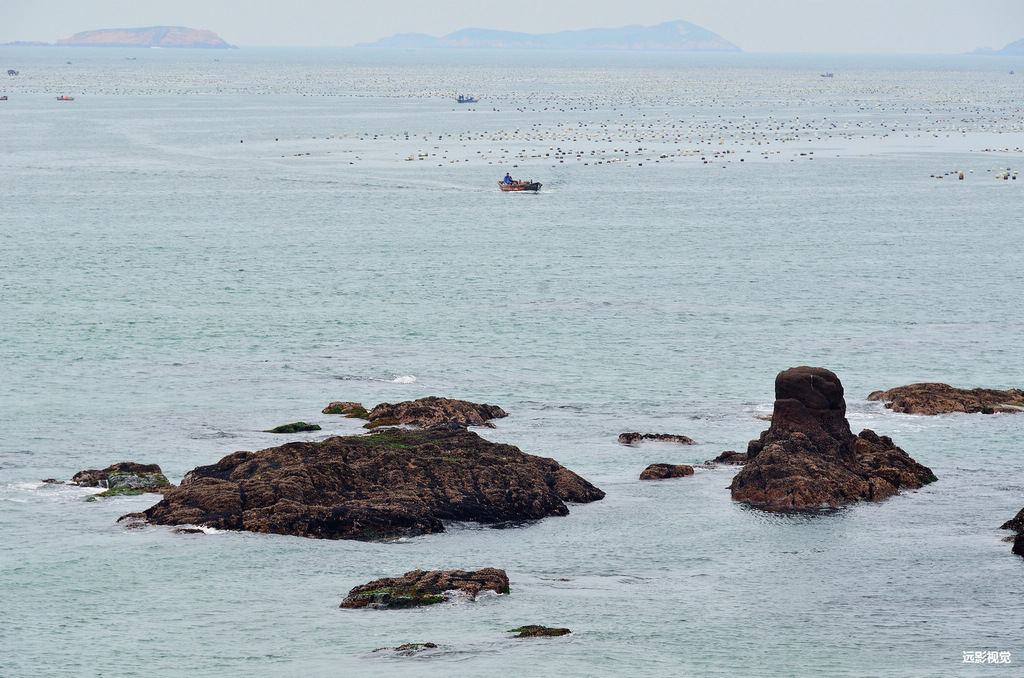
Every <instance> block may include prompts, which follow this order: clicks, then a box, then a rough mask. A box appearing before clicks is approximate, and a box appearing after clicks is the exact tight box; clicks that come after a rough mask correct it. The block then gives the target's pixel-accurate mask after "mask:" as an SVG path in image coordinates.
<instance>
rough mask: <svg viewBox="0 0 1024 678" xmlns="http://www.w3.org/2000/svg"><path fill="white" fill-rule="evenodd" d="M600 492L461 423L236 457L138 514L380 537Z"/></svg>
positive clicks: (177, 521) (547, 506)
mask: <svg viewBox="0 0 1024 678" xmlns="http://www.w3.org/2000/svg"><path fill="white" fill-rule="evenodd" d="M602 497H604V492H602V491H601V490H599V489H597V488H596V487H594V486H593V485H591V484H590V483H589V482H587V481H586V480H584V479H583V478H581V477H579V476H578V475H576V474H575V473H573V472H572V471H570V470H568V469H566V468H563V467H562V466H560V465H559V464H558V462H556V461H555V460H553V459H546V458H542V457H535V456H533V455H529V454H525V453H523V452H521V451H520V450H519V448H517V447H514V446H512V445H503V444H499V443H492V442H489V441H487V440H484V439H483V438H481V437H480V436H478V435H477V434H476V433H473V432H471V431H467V430H466V429H465V428H463V427H461V426H458V425H454V424H452V425H447V426H444V425H442V426H436V427H432V428H428V429H422V430H409V429H397V428H391V429H383V430H380V431H379V432H376V433H374V434H372V435H363V436H349V437H344V438H342V437H334V438H328V439H327V440H323V441H320V442H292V443H288V444H286V445H282V446H280V447H273V448H269V449H266V450H261V451H259V452H235V453H234V454H230V455H228V456H226V457H224V458H223V459H221V460H220V461H219V462H217V463H216V464H213V465H210V466H201V467H199V468H196V469H193V470H192V471H190V472H189V473H188V474H187V475H186V476H185V478H184V479H183V480H182V481H181V485H180V486H179V487H177V488H175V489H172V490H170V491H168V492H167V494H166V495H165V496H164V499H163V500H162V501H160V502H159V503H157V504H156V505H155V506H153V507H151V508H150V509H149V510H147V511H146V512H145V515H146V519H147V520H148V521H149V522H151V523H156V524H162V525H187V524H194V525H202V526H207V527H215V528H219V529H227V530H248V531H252V532H267V533H272V534H290V535H296V536H302V537H314V538H326V539H363V540H373V539H389V538H394V537H400V536H413V535H419V534H427V533H433V532H441V531H443V530H444V525H443V521H473V522H478V523H491V524H493V523H502V522H515V521H527V520H537V519H540V518H544V517H546V516H564V515H566V514H568V513H569V509H568V508H567V507H566V505H565V502H590V501H595V500H598V499H601V498H602Z"/></svg>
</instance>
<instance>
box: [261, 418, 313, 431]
mask: <svg viewBox="0 0 1024 678" xmlns="http://www.w3.org/2000/svg"><path fill="white" fill-rule="evenodd" d="M319 430H320V426H319V424H307V423H306V422H304V421H296V422H292V423H291V424H281V425H280V426H275V427H274V428H272V429H270V430H269V431H264V433H302V432H303V431H319Z"/></svg>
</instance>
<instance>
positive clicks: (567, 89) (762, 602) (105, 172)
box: [0, 48, 1024, 676]
mask: <svg viewBox="0 0 1024 678" xmlns="http://www.w3.org/2000/svg"><path fill="white" fill-rule="evenodd" d="M0 61H2V62H0V66H3V67H4V70H6V68H15V69H16V70H18V71H19V72H20V75H18V76H16V77H8V78H7V79H5V80H3V81H2V82H0V86H2V88H3V91H2V93H5V94H8V95H9V99H8V100H7V101H4V102H0V185H2V190H3V197H2V199H0V205H2V208H0V245H2V246H0V312H2V318H3V322H2V323H0V374H2V376H0V412H2V416H0V537H2V542H3V546H2V548H0V609H2V611H3V612H2V620H0V647H2V652H0V674H3V675H10V676H71V675H74V676H87V675H122V676H152V675H161V676H222V675H265V676H342V675H344V676H350V675H367V676H369V675H407V676H418V675H446V676H447V675H451V676H506V675H531V676H577V675H578V676H591V675H592V676H609V675H641V674H642V675H651V676H677V675H722V676H744V675H778V676H818V675H831V676H864V675H875V676H933V675H965V676H967V675H993V674H999V675H1011V674H1013V673H1015V672H1017V671H1018V670H1019V669H1017V668H1015V665H1016V664H1020V663H1022V662H1024V645H1022V643H1021V638H1022V637H1024V633H1022V632H1024V598H1022V593H1021V591H1020V577H1021V574H1022V572H1024V560H1022V559H1021V558H1020V557H1019V556H1014V555H1012V554H1011V553H1010V545H1009V544H1007V543H1003V542H1001V541H1000V540H1001V538H1002V537H1004V536H1005V535H1006V534H1007V533H1006V532H1002V531H1000V530H999V529H998V526H999V525H1000V524H1001V523H1003V522H1004V521H1006V520H1008V519H1009V518H1011V517H1012V516H1013V515H1014V514H1015V513H1016V512H1017V511H1018V510H1019V509H1020V508H1021V507H1022V506H1024V455H1022V453H1021V444H1020V440H1021V435H1022V432H1024V415H1008V414H999V415H994V416H982V415H973V416H967V415H944V416H938V417H917V416H907V415H900V414H893V413H892V412H890V411H888V410H886V409H885V408H884V407H883V406H882V405H881V404H879V403H874V402H868V401H866V400H865V397H866V396H867V394H868V393H870V392H871V391H873V390H877V389H884V388H891V387H894V386H898V385H903V384H907V383H913V382H922V381H941V382H946V383H950V384H952V385H955V386H960V387H974V386H984V387H990V388H1011V387H1020V386H1021V382H1022V369H1021V368H1022V365H1024V360H1022V357H1021V352H1020V342H1021V336H1022V334H1024V332H1022V331H1024V320H1022V318H1024V301H1022V298H1024V297H1022V294H1021V292H1022V289H1024V255H1022V252H1024V229H1022V228H1021V218H1020V208H1021V205H1022V204H1024V197H1022V196H1024V181H1021V180H1018V179H1015V178H1011V177H1013V176H1014V174H1015V173H1016V171H1017V168H1018V167H1019V166H1020V165H1021V164H1022V160H1024V154H1022V152H1021V149H1022V147H1024V125H1022V123H1021V113H1022V111H1021V101H1022V100H1024V99H1022V97H1021V88H1022V85H1024V80H1021V76H1013V75H1009V71H1010V70H1011V69H1013V68H1016V69H1017V70H1018V71H1024V64H1018V63H1015V62H1014V61H1013V60H1012V59H1008V58H997V57H984V58H982V57H899V58H895V57H894V58H889V57H886V58H882V57H836V56H821V55H811V56H799V57H796V56H765V55H728V56H708V55H686V54H681V55H622V54H605V53H591V54H576V53H557V52H555V53H552V52H545V53H518V52H514V53H493V52H455V53H447V52H421V51H418V52H404V51H395V52H391V51H376V50H373V51H371V50H355V49H353V50H271V49H243V50H238V51H224V52H220V51H217V52H213V51H211V52H205V51H204V52H185V51H172V50H145V51H139V50H104V49H85V48H81V49H75V50H59V49H57V48H46V49H43V48H39V49H29V48H18V49H14V48H5V49H0ZM66 61H71V62H72V63H71V64H67V63H66ZM825 71H829V72H833V73H834V75H833V77H827V78H825V77H821V73H823V72H825ZM459 93H464V94H469V95H475V96H477V97H479V98H480V101H479V102H478V103H476V104H468V105H459V104H456V103H455V96H456V95H457V94H459ZM64 94H67V95H70V96H74V97H75V100H74V101H68V102H65V101H57V100H56V97H57V96H58V95H64ZM506 172H510V173H511V174H512V175H513V176H514V177H515V178H530V179H533V180H535V181H540V182H542V183H543V188H542V190H541V191H540V193H539V194H536V195H523V194H505V193H502V192H500V191H499V190H498V188H497V186H496V182H497V181H498V180H499V179H501V177H502V176H504V174H505V173H506ZM960 172H963V174H964V178H963V179H962V180H961V179H959V178H958V177H959V173H960ZM1000 176H1006V177H1007V178H1006V179H1001V178H997V177H1000ZM940 177H941V178H940ZM796 365H814V366H821V367H826V368H828V369H831V370H833V371H834V372H836V373H837V374H838V375H839V377H840V379H841V380H842V382H843V384H844V386H845V389H846V399H847V404H848V412H849V419H850V423H851V427H852V428H853V430H854V432H857V431H860V430H861V429H863V428H871V429H873V430H875V431H877V432H878V433H879V434H883V435H888V436H891V437H892V438H893V439H894V441H895V442H896V444H898V445H900V446H901V447H902V448H903V449H905V450H906V451H907V452H908V453H909V454H910V455H911V456H912V457H913V458H915V459H916V460H917V461H919V462H921V463H923V464H925V465H927V466H929V467H930V468H931V469H932V470H933V471H934V472H935V474H936V475H937V476H938V478H939V480H938V482H936V483H934V484H931V485H928V486H926V487H924V488H922V489H920V490H917V491H911V492H905V493H903V494H901V495H900V496H897V497H894V498H892V499H889V500H888V501H886V502H884V503H881V504H861V505H856V506H851V507H847V508H844V509H841V510H838V511H834V512H826V513H821V514H801V515H793V514H785V513H766V512H763V511H759V510H755V509H751V508H748V507H746V506H744V505H741V504H737V503H734V502H732V501H731V499H730V498H729V492H728V490H727V489H726V487H727V486H728V485H729V483H730V481H731V478H732V475H733V474H734V473H735V472H736V469H735V468H734V467H722V466H719V467H717V468H702V467H698V469H697V471H696V473H695V475H693V476H691V477H687V478H682V479H676V480H668V481H661V482H646V481H645V482H640V481H639V480H638V476H639V473H640V471H641V470H643V468H644V467H645V466H646V465H647V464H650V463H653V462H669V463H687V464H701V463H702V462H703V461H704V460H706V459H712V458H714V457H715V456H717V455H718V454H719V453H720V452H722V451H723V450H739V451H743V450H745V446H746V443H747V441H748V440H750V439H752V438H756V437H757V435H758V434H759V433H760V431H762V430H763V429H764V428H766V426H767V423H766V422H765V421H764V420H763V419H761V418H759V417H765V416H766V415H769V414H770V413H771V408H772V400H773V397H774V395H773V380H774V377H775V375H776V374H777V373H778V372H779V371H781V370H783V369H786V368H788V367H792V366H796ZM426 395H439V396H446V397H453V398H464V399H468V400H472V401H476V402H487V403H491V404H495V405H500V406H501V407H503V408H504V409H505V410H507V411H508V412H509V415H510V416H509V417H508V418H506V419H501V420H498V421H497V428H495V429H493V430H481V431H480V434H481V435H482V436H484V437H485V438H487V439H489V440H493V441H497V442H503V443H511V444H515V445H517V446H519V447H520V448H521V449H522V450H523V451H525V452H528V453H530V454H535V455H540V456H546V457H552V458H554V459H556V460H558V461H559V462H560V463H562V464H563V465H565V466H567V467H568V468H570V469H572V470H573V471H575V472H577V473H579V474H580V475H582V476H583V477H585V478H587V479H588V480H590V481H591V482H593V483H594V484H596V485H597V486H598V487H600V488H601V489H603V490H604V491H605V492H606V493H607V496H606V497H605V499H603V500H602V501H599V502H595V503H592V504H588V505H573V506H571V507H570V509H571V513H570V515H569V516H567V517H564V518H549V519H545V520H542V521H539V522H536V523H532V524H526V525H520V526H516V527H511V528H506V529H494V528H490V527H482V526H478V525H451V526H449V528H448V530H447V531H446V532H445V533H443V534H437V535H427V536H422V537H416V538H412V539H402V540H399V541H397V542H391V543H362V542H352V541H320V540H311V539H302V538H297V537H288V536H279V535H263V534H246V533H225V532H208V533H206V534H197V535H178V534H173V532H172V530H171V529H169V528H164V527H148V528H145V529H141V530H126V529H125V528H124V526H123V524H117V523H116V520H117V518H118V517H119V516H121V515H123V514H125V513H129V512H134V511H141V510H144V509H146V508H147V507H148V506H150V505H152V504H153V503H154V502H155V501H156V500H157V497H155V496H151V495H145V496H141V497H122V498H113V499H109V500H105V501H96V502H86V501H85V500H86V499H87V498H88V497H89V496H90V495H91V494H92V493H93V492H94V490H89V489H85V488H76V487H72V486H69V485H57V484H44V483H43V482H42V479H45V478H57V479H68V478H70V477H71V476H72V475H73V474H74V473H76V472H77V471H79V470H82V469H86V468H103V467H105V466H107V465H109V464H111V463H114V462H118V461H128V460H130V461H137V462H141V463H158V464H160V465H161V467H162V468H163V470H164V471H165V472H166V473H167V475H168V476H169V477H170V479H171V480H172V482H178V481H180V480H181V478H182V476H184V474H185V473H187V472H188V471H189V470H190V469H192V468H194V467H195V466H198V465H204V464H210V463H213V462H215V461H216V460H218V459H220V458H221V457H222V456H224V455H226V454H229V453H231V452H233V451H235V450H258V449H263V448H266V447H270V446H274V445H278V444H281V443H282V442H285V441H286V440H319V439H322V438H325V437H327V436H332V435H349V434H357V433H360V432H361V431H362V429H361V428H360V426H359V424H360V422H359V421H358V420H351V419H344V418H341V417H337V416H330V415H323V414H321V413H320V410H321V409H322V408H323V407H324V406H326V404H327V403H328V402H330V401H332V400H355V401H360V402H362V403H363V404H364V405H366V406H368V407H370V406H373V405H375V404H377V403H379V402H385V401H387V402H398V401H401V400H408V399H413V398H418V397H422V396H426ZM296 420H304V421H307V422H314V423H317V424H320V425H321V426H322V427H323V430H322V431H319V432H315V433H303V434H296V435H293V436H288V437H281V436H274V435H272V434H267V433H262V432H261V431H263V430H265V429H269V428H272V427H273V426H276V425H278V424H282V423H286V422H291V421H296ZM624 431H639V432H642V433H648V432H651V433H676V434H683V435H687V436H690V437H692V438H694V439H695V440H696V441H697V444H696V445H694V446H686V447H684V446H677V445H669V444H659V443H645V444H642V445H639V446H637V447H628V446H623V445H619V444H618V443H617V442H616V437H617V436H618V434H619V433H622V432H624ZM481 567H499V568H503V569H505V570H506V571H507V572H508V574H509V577H510V579H511V595H508V596H504V595H503V596H484V597H481V598H480V599H479V600H477V601H475V602H467V601H464V600H453V601H452V602H449V603H445V604H442V605H439V606H435V607H431V608H424V609H419V610H411V611H389V612H380V611H365V610H361V611H348V610H340V609H338V605H339V604H340V602H341V600H342V599H343V598H344V596H345V594H346V593H347V591H348V590H349V589H350V588H352V587H354V586H356V585H359V584H363V583H366V582H368V581H370V580H373V579H376V578H379V577H384V576H396V575H400V574H401V573H403V572H406V571H408V570H412V569H467V570H468V569H478V568H481ZM534 623H536V624H544V625H549V626H565V627H569V628H570V629H571V630H572V632H573V633H572V635H570V636H567V637H564V638H553V639H537V640H518V639H515V638H512V637H511V635H510V634H509V633H507V631H508V629H511V628H515V627H518V626H521V625H523V624H534ZM409 642H416V643H425V642H433V643H436V644H437V645H438V648H436V649H431V650H426V651H423V652H421V653H419V654H416V655H415V656H411V657H408V656H401V655H400V654H398V653H395V652H393V651H389V650H384V651H379V652H374V650H376V649H378V648H393V647H396V646H398V645H401V644H403V643H409ZM977 651H985V652H1004V653H1005V652H1009V653H1011V655H1010V657H1011V662H1012V663H1011V664H1006V663H1005V662H1004V663H1002V664H989V663H986V664H984V665H979V664H976V663H974V662H965V661H964V660H965V657H968V656H969V657H971V658H974V653H975V652H977ZM965 653H970V655H965ZM986 656H987V655H986Z"/></svg>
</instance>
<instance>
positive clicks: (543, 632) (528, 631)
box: [508, 624, 572, 638]
mask: <svg viewBox="0 0 1024 678" xmlns="http://www.w3.org/2000/svg"><path fill="white" fill-rule="evenodd" d="M508 632H509V633H514V634H516V638H541V637H545V636H548V637H555V636H567V635H569V634H570V633H572V631H570V630H569V629H565V628H561V629H558V628H554V627H551V626H538V625H537V624H527V625H526V626H520V627H519V628H517V629H509V630H508Z"/></svg>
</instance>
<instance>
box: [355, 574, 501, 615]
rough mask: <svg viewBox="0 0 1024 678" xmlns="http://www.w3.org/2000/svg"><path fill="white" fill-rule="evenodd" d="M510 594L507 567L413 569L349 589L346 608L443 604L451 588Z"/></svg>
mask: <svg viewBox="0 0 1024 678" xmlns="http://www.w3.org/2000/svg"><path fill="white" fill-rule="evenodd" d="M485 590H487V591H494V592H495V593H506V594H507V593H509V588H508V575H507V574H505V570H499V569H497V568H493V567H485V568H483V569H481V570H476V571H474V572H466V571H464V570H432V571H430V572H424V571H423V570H413V571H412V572H406V573H405V574H404V575H402V576H401V577H385V578H384V579H377V580H375V581H371V582H370V583H368V584H363V585H362V586H357V587H355V588H354V589H352V590H351V591H349V592H348V595H347V596H345V600H344V602H342V603H341V607H343V608H350V609H351V608H360V607H369V608H374V609H379V610H391V609H401V608H408V607H421V606H423V605H434V604H436V603H442V602H444V601H445V600H446V599H447V598H446V596H447V595H449V594H450V593H451V592H452V591H461V592H462V593H464V594H466V595H467V596H469V597H470V598H473V599H475V598H476V597H477V595H478V594H479V593H480V592H481V591H485Z"/></svg>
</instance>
